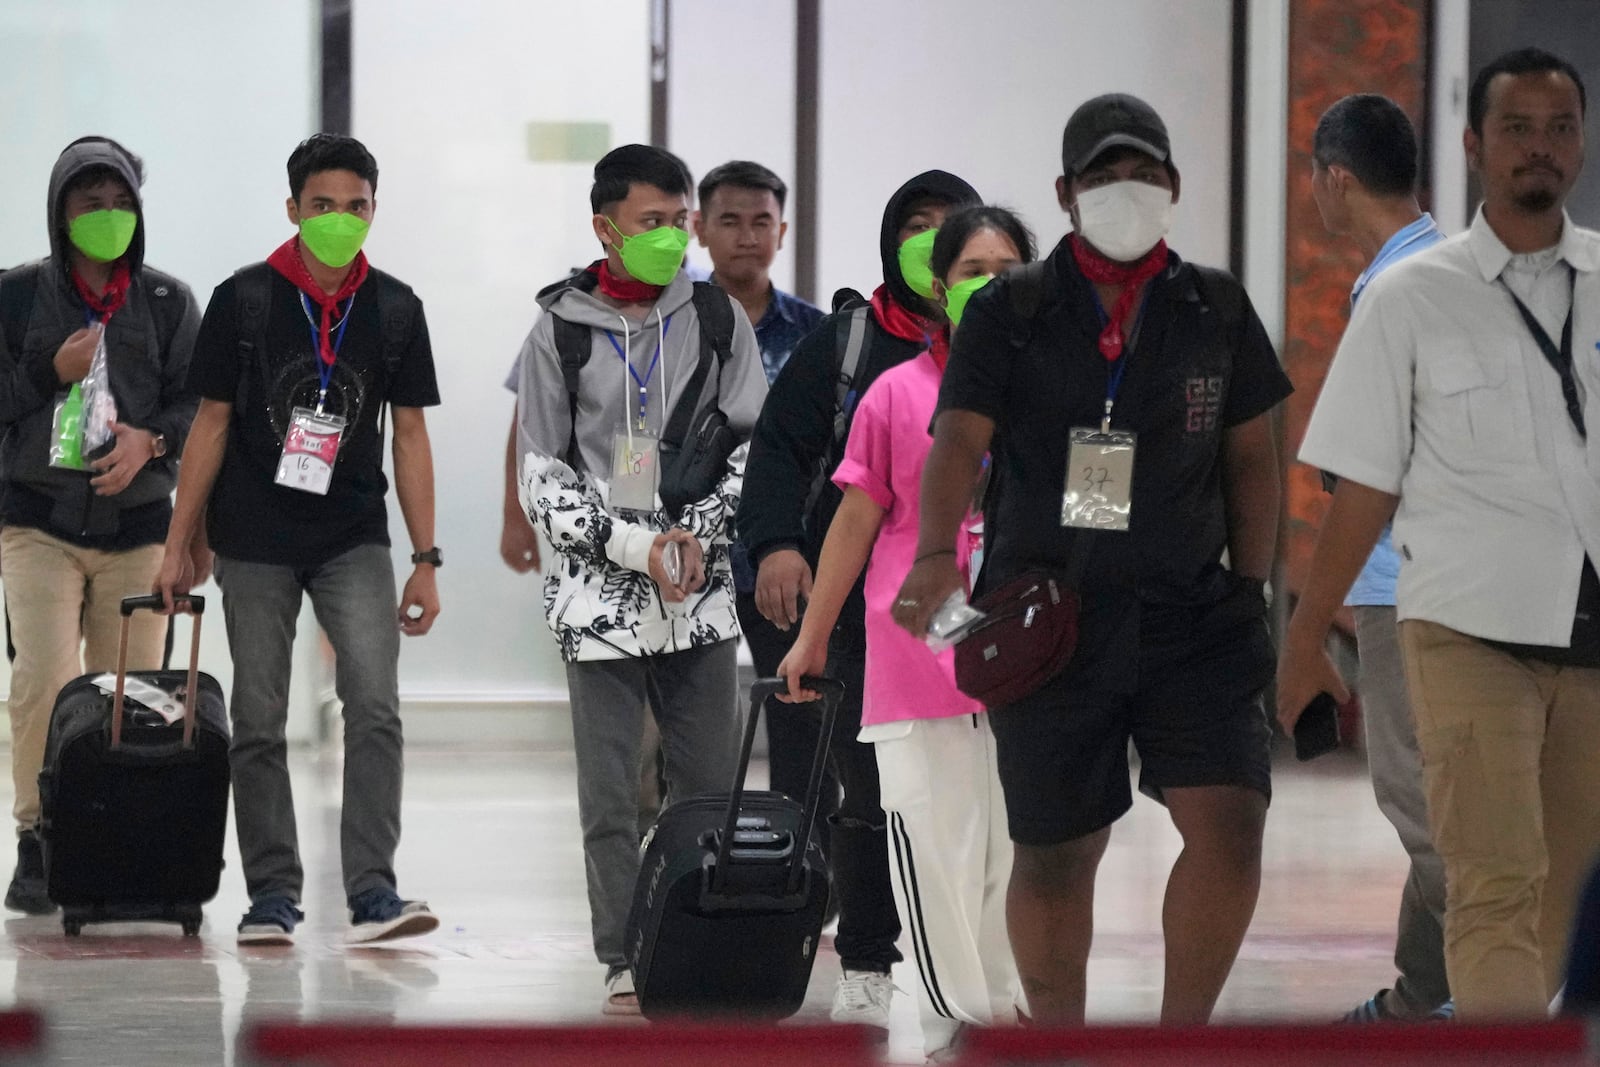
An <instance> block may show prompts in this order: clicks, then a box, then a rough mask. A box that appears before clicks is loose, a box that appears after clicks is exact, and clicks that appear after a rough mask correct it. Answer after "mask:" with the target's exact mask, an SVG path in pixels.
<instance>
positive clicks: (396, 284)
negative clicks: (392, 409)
mask: <svg viewBox="0 0 1600 1067" xmlns="http://www.w3.org/2000/svg"><path fill="white" fill-rule="evenodd" d="M370 281H371V282H372V283H376V284H374V286H373V298H374V299H375V300H377V302H378V351H379V353H380V359H381V360H382V363H383V384H382V388H381V389H380V390H379V395H380V396H381V397H383V400H382V402H381V403H380V404H379V406H378V440H379V442H380V445H381V442H382V441H383V437H384V434H385V433H386V432H387V431H388V429H389V421H388V415H389V388H390V386H392V385H393V384H394V380H395V378H396V377H397V376H398V375H399V373H400V361H401V359H402V358H403V357H404V356H405V351H406V349H407V348H409V347H410V346H411V333H412V330H413V329H414V328H415V326H416V318H417V316H416V307H417V303H416V294H415V293H414V292H412V289H411V287H410V286H409V285H407V284H406V283H404V282H402V281H401V280H400V279H398V278H395V277H393V276H391V275H388V274H385V273H383V272H382V271H373V272H372V274H371V276H370Z"/></svg>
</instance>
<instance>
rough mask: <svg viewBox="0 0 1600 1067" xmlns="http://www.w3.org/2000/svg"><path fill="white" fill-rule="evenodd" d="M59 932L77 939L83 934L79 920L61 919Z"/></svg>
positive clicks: (81, 923) (81, 922)
mask: <svg viewBox="0 0 1600 1067" xmlns="http://www.w3.org/2000/svg"><path fill="white" fill-rule="evenodd" d="M61 930H62V932H63V933H65V934H66V935H67V936H68V937H77V936H78V935H79V934H81V933H83V921H82V920H81V919H62V920H61Z"/></svg>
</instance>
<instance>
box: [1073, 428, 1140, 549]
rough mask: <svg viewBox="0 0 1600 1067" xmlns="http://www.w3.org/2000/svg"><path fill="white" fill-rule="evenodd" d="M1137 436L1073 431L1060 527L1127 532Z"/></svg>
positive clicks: (1131, 506) (1131, 503) (1131, 507)
mask: <svg viewBox="0 0 1600 1067" xmlns="http://www.w3.org/2000/svg"><path fill="white" fill-rule="evenodd" d="M1136 437H1137V435H1136V434H1132V433H1126V432H1124V431H1120V430H1117V431H1112V432H1110V433H1102V432H1101V431H1099V430H1093V429H1089V428H1087V427H1078V428H1077V429H1074V430H1073V431H1072V447H1071V450H1070V451H1069V452H1068V454H1067V478H1066V486H1065V488H1064V489H1063V490H1062V493H1061V525H1063V526H1076V527H1080V528H1082V529H1086V530H1126V529H1127V528H1128V515H1129V513H1130V512H1131V511H1132V510H1133V451H1134V445H1135V439H1136Z"/></svg>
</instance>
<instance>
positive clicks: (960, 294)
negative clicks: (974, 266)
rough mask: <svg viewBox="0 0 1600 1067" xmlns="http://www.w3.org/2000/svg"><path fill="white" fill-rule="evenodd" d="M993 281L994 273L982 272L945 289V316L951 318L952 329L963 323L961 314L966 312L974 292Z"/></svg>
mask: <svg viewBox="0 0 1600 1067" xmlns="http://www.w3.org/2000/svg"><path fill="white" fill-rule="evenodd" d="M992 281H994V276H993V275H992V274H980V275H978V276H977V277H976V278H968V279H967V280H966V281H964V282H961V283H959V284H957V285H952V286H951V287H950V288H948V289H946V290H945V291H944V298H945V305H944V316H945V318H947V319H949V320H950V326H951V328H952V329H953V328H955V327H957V326H959V325H961V316H962V315H964V314H966V312H967V301H968V300H971V299H972V294H973V293H976V292H977V291H978V290H979V289H982V288H983V287H984V286H986V285H988V284H989V283H990V282H992Z"/></svg>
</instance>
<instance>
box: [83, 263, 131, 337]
mask: <svg viewBox="0 0 1600 1067" xmlns="http://www.w3.org/2000/svg"><path fill="white" fill-rule="evenodd" d="M132 284H133V272H132V271H131V270H129V269H128V261H127V260H126V259H119V260H117V263H116V266H114V267H112V268H111V279H110V280H109V281H107V282H106V288H105V292H103V293H101V294H100V295H98V296H96V295H95V291H94V290H93V289H91V288H89V283H88V282H86V281H84V280H83V276H82V275H80V274H79V273H78V268H76V267H74V268H72V287H73V288H74V289H76V290H77V291H78V297H79V298H80V299H81V300H82V301H83V302H84V305H85V306H86V307H88V309H89V310H90V311H92V312H94V313H95V314H96V315H99V316H100V321H101V322H103V323H104V322H110V321H111V316H112V315H115V314H116V313H117V312H118V311H119V310H120V309H121V307H122V305H123V304H124V303H125V302H126V301H127V299H128V287H129V286H130V285H132Z"/></svg>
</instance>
